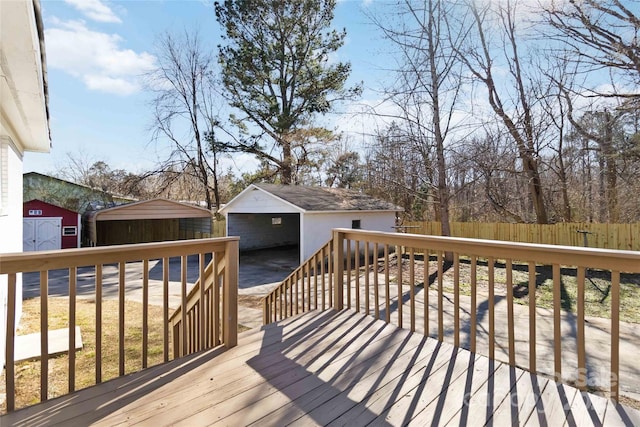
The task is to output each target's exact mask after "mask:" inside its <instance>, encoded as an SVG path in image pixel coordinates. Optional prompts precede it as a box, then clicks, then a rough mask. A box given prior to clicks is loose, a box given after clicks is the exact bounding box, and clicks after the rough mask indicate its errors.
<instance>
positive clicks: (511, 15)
mask: <svg viewBox="0 0 640 427" xmlns="http://www.w3.org/2000/svg"><path fill="white" fill-rule="evenodd" d="M491 7H494V8H495V9H492V8H491ZM470 10H471V14H472V16H473V20H474V26H475V37H472V38H471V40H473V43H470V44H467V46H466V48H465V49H463V50H461V51H460V52H459V53H460V58H461V59H462V60H463V61H464V63H465V64H466V66H467V68H468V69H469V71H470V72H471V73H472V74H473V76H474V77H475V79H476V80H477V81H478V82H480V83H481V85H482V86H483V88H484V89H485V90H486V93H487V98H488V101H489V105H490V106H491V109H492V110H493V112H494V113H495V115H496V116H497V118H498V119H499V120H500V122H501V123H502V124H503V125H504V126H505V127H506V129H507V131H508V133H509V135H510V137H511V139H512V141H513V143H514V144H515V145H516V147H517V149H518V155H519V158H520V160H521V162H522V169H523V171H524V173H525V174H526V176H527V179H528V187H529V191H528V192H529V195H530V199H531V203H532V205H533V209H534V212H535V218H536V221H537V222H538V223H540V224H546V223H548V222H549V219H548V215H547V207H546V205H545V198H544V192H543V186H542V180H541V177H540V171H539V148H540V146H539V140H538V134H537V132H538V130H539V128H536V124H535V122H534V118H535V113H534V108H535V107H534V105H533V103H535V102H537V100H536V99H535V97H532V96H530V95H531V91H530V88H528V87H527V77H526V75H525V72H524V69H523V67H522V55H521V54H520V50H519V44H520V41H521V40H520V38H519V35H518V31H517V26H516V8H515V6H514V5H513V4H512V2H511V1H510V0H507V1H506V2H504V3H501V4H500V5H494V6H483V7H481V6H480V5H478V4H476V3H471V4H470ZM490 21H492V22H495V24H496V25H495V27H494V28H492V34H494V35H495V34H496V33H498V34H499V37H498V39H500V40H502V45H500V46H492V45H490V42H489V39H488V37H487V27H488V25H489V22H490ZM495 38H496V37H494V39H495ZM497 52H502V53H503V54H504V55H505V59H506V65H507V67H508V76H509V77H510V80H509V81H501V82H500V83H498V82H497V81H496V78H495V76H494V70H495V67H496V61H497V57H496V55H497ZM507 102H509V103H510V104H509V105H507Z"/></svg>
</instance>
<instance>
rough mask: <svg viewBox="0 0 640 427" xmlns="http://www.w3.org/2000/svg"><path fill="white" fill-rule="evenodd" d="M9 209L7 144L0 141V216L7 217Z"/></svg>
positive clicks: (4, 140) (3, 140) (2, 139)
mask: <svg viewBox="0 0 640 427" xmlns="http://www.w3.org/2000/svg"><path fill="white" fill-rule="evenodd" d="M8 207H9V142H8V141H6V138H1V139H0V216H5V215H8V214H9V212H8Z"/></svg>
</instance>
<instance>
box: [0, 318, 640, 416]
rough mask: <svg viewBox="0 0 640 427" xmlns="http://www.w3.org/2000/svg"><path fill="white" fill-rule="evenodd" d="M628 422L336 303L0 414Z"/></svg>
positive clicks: (613, 411)
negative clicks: (228, 345)
mask: <svg viewBox="0 0 640 427" xmlns="http://www.w3.org/2000/svg"><path fill="white" fill-rule="evenodd" d="M55 424H64V425H87V424H97V425H109V426H111V425H134V424H135V425H152V426H160V425H185V426H186V425H188V426H195V425H211V424H217V425H229V426H240V425H250V424H255V425H259V426H264V425H278V426H281V425H287V424H294V425H349V426H351V425H365V424H374V425H406V424H411V425H416V426H425V425H467V424H469V425H484V424H490V425H491V424H493V425H497V426H502V425H549V426H561V425H575V426H585V425H606V426H610V425H640V412H638V411H636V410H633V409H629V408H626V407H624V406H621V405H617V404H614V403H613V402H611V401H609V400H607V399H605V398H602V397H598V396H594V395H591V394H586V393H580V392H579V391H578V390H576V389H575V388H572V387H568V386H565V385H561V384H556V383H554V382H553V381H549V380H548V379H545V378H542V377H539V376H535V375H531V374H529V373H528V372H525V371H523V370H520V369H518V368H510V367H509V366H508V365H505V364H503V363H500V362H492V361H490V360H489V359H487V358H485V357H482V356H477V355H473V354H472V353H470V352H468V351H466V350H463V349H458V348H456V347H453V346H452V345H449V344H446V343H439V342H438V341H436V340H434V339H431V338H424V337H423V336H421V335H419V334H415V333H414V334H412V333H410V332H409V331H407V330H402V329H398V328H396V327H394V326H392V325H389V324H386V323H384V322H383V321H380V320H375V319H373V318H372V317H368V316H365V315H362V314H357V313H355V312H352V311H349V310H344V311H341V312H336V311H324V312H317V311H312V312H309V313H306V314H303V315H300V316H296V317H292V318H289V319H287V320H284V321H281V322H278V323H273V324H270V325H268V326H266V327H263V328H262V329H255V330H251V331H248V332H245V333H243V334H241V335H240V336H239V342H238V346H237V347H234V348H232V349H231V350H225V349H223V348H216V349H214V350H210V351H206V352H203V353H198V354H195V355H191V356H188V357H185V358H183V359H178V360H175V361H173V362H170V363H167V364H164V365H160V366H156V367H154V368H151V369H147V370H145V371H142V372H139V373H136V374H131V375H128V376H125V377H121V378H118V379H115V380H112V381H109V382H106V383H103V384H101V385H98V386H95V387H91V388H88V389H85V390H81V391H78V392H75V393H72V394H70V395H66V396H63V397H60V398H57V399H54V400H50V401H48V402H45V403H43V404H39V405H36V406H33V407H29V408H26V409H23V410H19V411H16V412H13V413H11V414H9V415H5V416H4V417H2V418H0V425H3V426H4V425H7V426H8V425H17V426H19V425H24V426H39V425H55Z"/></svg>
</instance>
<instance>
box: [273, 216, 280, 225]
mask: <svg viewBox="0 0 640 427" xmlns="http://www.w3.org/2000/svg"><path fill="white" fill-rule="evenodd" d="M271 225H282V217H279V216H278V217H273V218H271Z"/></svg>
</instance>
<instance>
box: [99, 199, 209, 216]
mask: <svg viewBox="0 0 640 427" xmlns="http://www.w3.org/2000/svg"><path fill="white" fill-rule="evenodd" d="M143 206H150V207H151V209H149V210H148V211H146V212H145V213H144V214H141V213H140V211H139V209H140V208H141V207H143ZM211 216H212V214H211V211H210V210H208V209H204V208H201V207H198V206H192V205H187V204H184V203H180V202H176V201H174V200H168V199H162V198H158V199H152V200H143V201H140V202H134V203H127V204H125V205H120V206H115V207H113V208H108V209H102V210H99V211H95V214H94V215H93V218H94V219H95V220H96V221H113V220H139V219H176V218H211Z"/></svg>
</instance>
